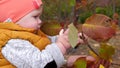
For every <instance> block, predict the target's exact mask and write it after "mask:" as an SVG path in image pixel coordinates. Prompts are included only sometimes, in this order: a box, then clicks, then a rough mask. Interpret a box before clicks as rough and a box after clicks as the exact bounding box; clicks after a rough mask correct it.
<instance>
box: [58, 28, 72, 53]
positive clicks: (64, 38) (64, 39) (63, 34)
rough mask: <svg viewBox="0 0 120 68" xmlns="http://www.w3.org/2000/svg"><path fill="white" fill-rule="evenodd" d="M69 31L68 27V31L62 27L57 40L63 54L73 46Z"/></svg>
mask: <svg viewBox="0 0 120 68" xmlns="http://www.w3.org/2000/svg"><path fill="white" fill-rule="evenodd" d="M68 32H69V30H68V29H67V30H66V31H64V30H63V29H62V30H61V31H60V33H59V35H58V38H57V41H56V44H57V45H58V47H59V48H60V50H61V51H62V53H63V54H65V53H66V50H67V49H68V48H70V47H71V46H70V43H69V41H68Z"/></svg>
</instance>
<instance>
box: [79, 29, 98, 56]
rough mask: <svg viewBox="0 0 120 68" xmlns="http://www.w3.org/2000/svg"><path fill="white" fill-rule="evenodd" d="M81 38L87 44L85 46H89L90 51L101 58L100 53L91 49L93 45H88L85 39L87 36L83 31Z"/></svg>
mask: <svg viewBox="0 0 120 68" xmlns="http://www.w3.org/2000/svg"><path fill="white" fill-rule="evenodd" d="M80 38H81V39H82V40H83V41H84V42H85V44H87V46H88V47H89V49H90V50H91V51H93V52H94V53H95V54H96V55H97V56H98V57H100V56H99V54H98V53H97V52H96V51H95V50H94V49H93V48H92V47H91V45H90V44H89V43H88V41H87V39H86V38H85V36H84V34H83V31H82V36H80Z"/></svg>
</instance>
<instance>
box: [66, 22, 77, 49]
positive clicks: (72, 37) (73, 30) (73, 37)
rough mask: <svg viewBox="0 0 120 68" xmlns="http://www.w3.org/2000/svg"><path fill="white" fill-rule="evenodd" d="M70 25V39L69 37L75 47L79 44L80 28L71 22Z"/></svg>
mask: <svg viewBox="0 0 120 68" xmlns="http://www.w3.org/2000/svg"><path fill="white" fill-rule="evenodd" d="M68 27H69V33H68V39H69V42H70V44H71V46H72V47H73V48H74V47H75V46H76V45H77V40H78V30H77V28H76V27H75V26H74V25H73V23H72V24H70V25H69V26H68Z"/></svg>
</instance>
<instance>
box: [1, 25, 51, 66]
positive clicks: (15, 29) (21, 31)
mask: <svg viewBox="0 0 120 68" xmlns="http://www.w3.org/2000/svg"><path fill="white" fill-rule="evenodd" d="M33 32H35V31H34V30H33V29H28V28H23V27H20V26H19V25H17V24H14V23H0V68H15V67H14V66H13V65H12V64H10V63H9V62H8V61H7V60H6V59H5V58H4V56H3V55H2V53H1V49H2V47H4V46H5V44H6V43H7V42H8V41H9V40H10V39H23V40H28V41H30V42H31V43H32V44H33V45H35V46H36V47H37V48H39V49H40V50H42V49H44V48H45V46H46V45H47V44H50V40H49V39H48V38H47V36H46V35H45V34H44V33H43V32H41V31H40V30H38V31H37V32H36V34H37V35H36V34H34V33H33Z"/></svg>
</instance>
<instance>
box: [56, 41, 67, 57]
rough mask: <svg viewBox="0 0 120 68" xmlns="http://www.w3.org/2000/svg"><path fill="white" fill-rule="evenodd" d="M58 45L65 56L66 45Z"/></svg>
mask: <svg viewBox="0 0 120 68" xmlns="http://www.w3.org/2000/svg"><path fill="white" fill-rule="evenodd" d="M56 44H57V45H58V47H59V48H60V50H61V52H62V54H63V55H64V54H65V53H66V48H65V47H64V45H63V44H62V43H56Z"/></svg>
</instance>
